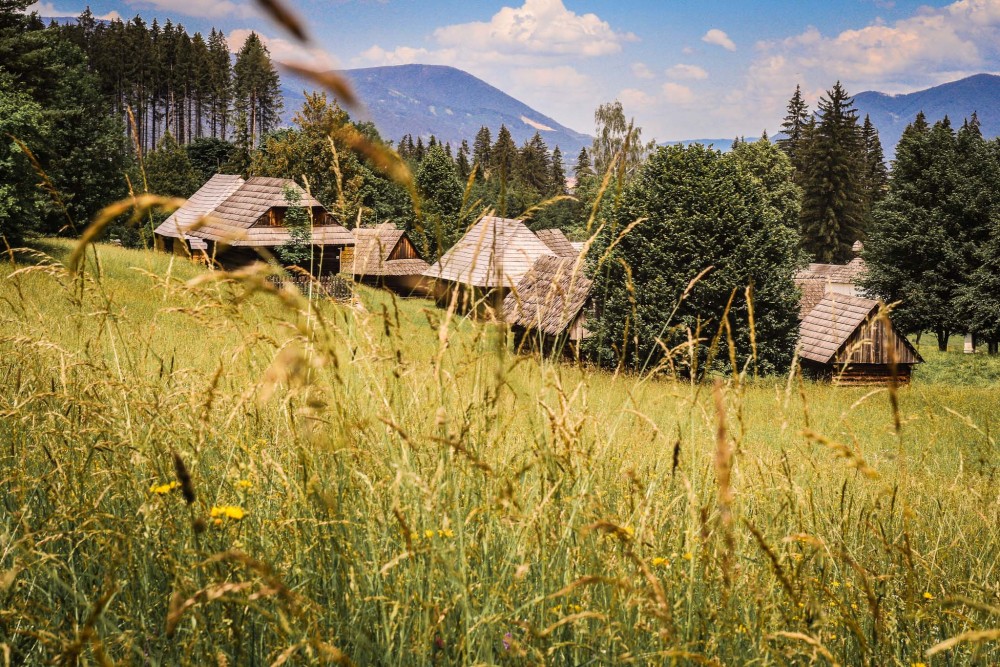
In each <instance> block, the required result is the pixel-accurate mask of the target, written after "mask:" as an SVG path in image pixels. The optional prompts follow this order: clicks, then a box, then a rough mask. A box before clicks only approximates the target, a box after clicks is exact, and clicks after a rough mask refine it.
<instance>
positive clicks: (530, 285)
mask: <svg viewBox="0 0 1000 667" xmlns="http://www.w3.org/2000/svg"><path fill="white" fill-rule="evenodd" d="M592 286H593V281H591V280H589V279H588V278H587V277H586V276H585V275H584V274H583V266H582V265H580V264H578V263H577V262H576V260H575V259H569V258H565V257H540V258H538V259H537V260H536V261H535V263H534V265H533V266H532V267H531V269H530V270H529V271H528V272H527V273H526V274H525V275H524V277H523V278H521V280H520V281H519V282H518V283H517V287H515V288H514V289H513V290H512V291H511V292H510V294H508V295H507V296H506V298H505V299H504V301H503V314H504V319H506V320H507V322H509V323H510V324H512V325H515V326H520V327H524V328H525V329H539V330H541V331H542V332H544V333H546V334H548V335H550V336H559V335H561V334H562V333H563V332H564V331H566V329H567V327H570V325H572V324H573V323H574V321H575V320H576V318H577V316H578V315H579V314H580V311H581V310H582V309H583V307H584V305H585V304H586V302H587V299H588V297H589V296H590V289H591V287H592ZM574 333H575V332H573V331H571V332H570V335H571V337H577V338H585V337H586V336H587V333H586V330H585V329H583V327H582V326H581V327H579V332H578V333H577V335H576V336H574Z"/></svg>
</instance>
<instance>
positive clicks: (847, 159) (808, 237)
mask: <svg viewBox="0 0 1000 667" xmlns="http://www.w3.org/2000/svg"><path fill="white" fill-rule="evenodd" d="M818 106H819V112H818V113H819V120H818V121H817V122H816V126H815V129H813V130H812V131H811V132H809V143H808V147H807V149H806V151H805V156H804V159H805V169H804V173H803V180H802V190H803V196H802V213H801V216H800V226H801V234H802V247H803V249H804V250H805V251H806V252H807V253H808V254H809V255H810V256H812V257H813V258H815V260H816V261H818V262H828V263H829V262H846V261H848V260H850V258H851V246H852V245H853V244H854V242H855V241H857V240H859V239H860V238H862V236H863V234H864V189H863V182H862V178H861V175H862V173H863V171H864V147H863V145H862V143H861V131H860V128H859V127H858V119H857V112H856V111H855V109H854V100H853V99H852V98H851V97H850V96H849V95H848V94H847V91H845V90H844V88H843V86H841V85H840V82H839V81H838V82H837V83H836V85H834V87H833V88H832V89H831V90H829V91H827V93H826V96H824V97H823V98H822V99H821V100H820V102H819V105H818Z"/></svg>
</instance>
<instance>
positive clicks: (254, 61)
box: [50, 8, 282, 151]
mask: <svg viewBox="0 0 1000 667" xmlns="http://www.w3.org/2000/svg"><path fill="white" fill-rule="evenodd" d="M50 29H51V30H54V31H58V32H60V33H62V34H63V35H64V36H65V37H66V39H67V40H68V41H70V42H71V43H73V44H75V45H76V46H77V47H79V48H80V49H81V50H82V51H83V53H84V54H85V55H86V58H87V63H88V67H89V69H90V70H91V71H92V72H93V73H94V74H95V75H96V76H97V79H98V86H99V90H100V93H101V95H102V96H103V97H104V99H105V104H106V110H107V113H108V114H111V115H113V116H115V117H116V118H119V119H121V121H122V122H123V123H124V124H126V126H127V127H129V128H130V130H131V132H132V133H134V135H135V136H136V137H138V140H139V144H140V146H141V147H142V149H143V150H144V151H145V150H150V149H152V148H154V147H155V146H157V145H158V144H159V142H160V139H161V138H162V137H163V135H164V134H166V133H168V132H169V133H170V134H171V135H172V136H173V137H174V139H176V140H177V142H178V143H180V144H187V143H190V142H192V141H194V140H196V139H201V138H206V137H211V138H216V139H223V140H226V139H230V138H231V137H232V136H233V135H234V134H237V135H238V134H239V132H240V131H241V128H239V127H237V125H238V123H241V122H242V123H246V124H247V128H246V129H245V130H242V131H243V132H244V133H245V134H246V135H247V136H248V137H249V138H248V141H250V142H251V143H253V144H254V145H256V143H257V142H258V141H259V139H260V137H261V136H262V135H264V134H265V133H267V132H268V131H270V130H272V129H274V128H275V127H277V124H278V121H279V116H280V113H281V109H282V101H281V91H280V86H279V79H278V74H277V71H276V70H275V69H274V66H273V64H272V63H271V60H270V56H269V54H268V52H267V48H266V47H265V46H264V44H263V43H262V42H261V41H260V38H259V37H258V36H257V35H256V34H254V33H251V34H250V36H249V37H248V38H247V40H246V42H245V43H244V44H243V46H242V48H241V49H240V51H239V53H238V54H237V57H236V60H235V63H233V62H232V58H231V56H230V50H229V45H228V44H227V42H226V37H225V35H224V34H223V33H222V32H221V31H218V30H216V29H214V28H213V29H212V30H211V32H210V33H209V35H208V37H207V38H205V37H204V36H203V35H202V34H201V33H197V32H196V33H194V35H189V34H188V32H187V31H186V30H185V29H184V26H182V25H180V24H174V23H172V22H171V21H169V20H168V21H167V22H166V23H164V24H163V25H162V26H161V25H159V23H158V22H157V21H156V20H155V19H154V20H153V22H152V23H151V24H149V25H147V24H146V22H145V21H143V20H142V18H140V17H138V16H136V17H135V18H134V19H131V20H129V21H122V20H114V21H97V20H95V19H94V16H93V14H92V13H91V12H90V9H89V8H88V9H87V10H86V11H85V12H84V13H83V14H81V15H80V17H79V19H78V20H77V22H76V23H75V24H70V25H63V26H58V25H53V26H52V27H51V28H50ZM128 109H131V111H132V117H131V118H130V117H129V115H128V112H127V110H128ZM133 120H134V125H133V124H132V122H133Z"/></svg>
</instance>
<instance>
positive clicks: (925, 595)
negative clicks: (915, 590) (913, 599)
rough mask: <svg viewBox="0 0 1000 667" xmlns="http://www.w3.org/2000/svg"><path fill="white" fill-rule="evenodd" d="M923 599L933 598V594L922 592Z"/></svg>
mask: <svg viewBox="0 0 1000 667" xmlns="http://www.w3.org/2000/svg"><path fill="white" fill-rule="evenodd" d="M924 599H925V600H933V599H934V596H933V595H932V594H931V593H926V592H925V593H924Z"/></svg>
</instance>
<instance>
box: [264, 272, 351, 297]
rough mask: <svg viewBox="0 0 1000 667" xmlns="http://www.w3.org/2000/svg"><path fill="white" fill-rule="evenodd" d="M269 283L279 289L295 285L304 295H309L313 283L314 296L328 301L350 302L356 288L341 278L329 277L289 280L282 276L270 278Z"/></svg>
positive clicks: (292, 278)
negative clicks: (316, 295) (310, 285)
mask: <svg viewBox="0 0 1000 667" xmlns="http://www.w3.org/2000/svg"><path fill="white" fill-rule="evenodd" d="M268 281H270V282H272V283H274V284H275V285H277V286H278V287H282V286H284V285H287V284H292V285H295V287H296V288H297V289H298V290H299V291H300V292H302V293H303V294H308V293H309V284H310V283H312V290H313V294H319V295H320V296H322V297H324V298H327V299H334V300H336V301H350V300H351V299H352V298H353V297H354V286H353V284H352V283H351V282H350V281H349V280H344V279H343V278H341V277H340V276H334V275H327V276H322V277H319V278H310V277H309V276H300V275H296V276H291V277H288V278H282V277H281V276H270V277H268Z"/></svg>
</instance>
